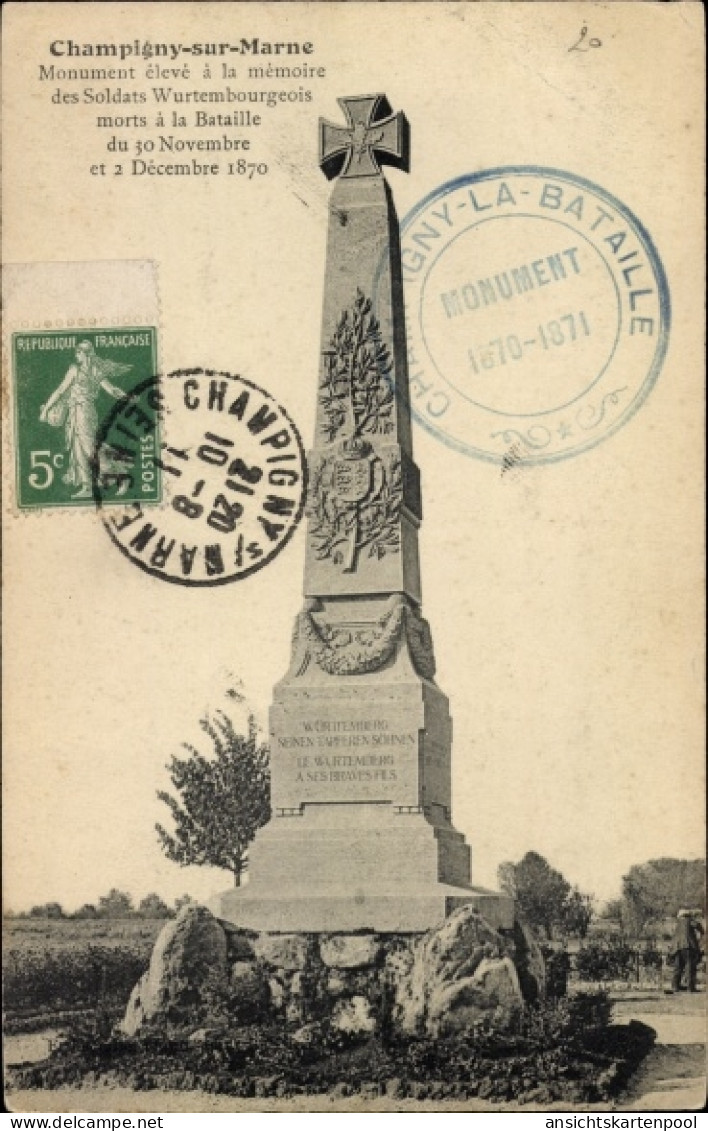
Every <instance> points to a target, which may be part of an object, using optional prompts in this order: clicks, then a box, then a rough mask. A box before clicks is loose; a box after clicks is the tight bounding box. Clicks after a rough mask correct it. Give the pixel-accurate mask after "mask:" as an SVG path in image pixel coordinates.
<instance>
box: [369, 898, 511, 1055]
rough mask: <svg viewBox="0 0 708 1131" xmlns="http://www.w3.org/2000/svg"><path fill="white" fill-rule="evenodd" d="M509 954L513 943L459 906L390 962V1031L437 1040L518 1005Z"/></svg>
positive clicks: (469, 909) (467, 908)
mask: <svg viewBox="0 0 708 1131" xmlns="http://www.w3.org/2000/svg"><path fill="white" fill-rule="evenodd" d="M510 953H513V945H512V944H510V943H508V942H507V941H506V939H505V938H504V937H503V936H502V935H501V934H500V933H499V932H498V931H495V930H494V928H493V927H492V926H490V924H489V923H488V922H487V921H486V919H484V918H483V917H482V915H480V913H479V912H478V911H477V910H476V909H475V908H474V907H472V906H469V905H467V906H465V907H460V908H458V910H457V911H454V912H453V914H452V915H450V917H449V918H448V919H446V920H445V922H444V923H442V924H441V926H440V927H438V928H436V929H434V930H432V931H428V932H427V933H426V934H425V935H423V936H422V938H420V939H419V940H418V941H417V942H416V943H415V944H414V946H413V948H412V953H411V955H410V956H406V955H404V954H399V955H397V956H396V962H395V963H394V964H390V966H389V970H390V974H389V976H390V980H391V987H392V991H393V1010H392V1022H393V1025H394V1027H395V1028H398V1029H402V1030H403V1032H406V1033H427V1034H429V1035H432V1036H437V1035H438V1034H439V1033H441V1032H443V1031H450V1030H456V1029H461V1028H467V1027H470V1026H471V1025H473V1024H475V1023H476V1022H478V1021H480V1020H481V1019H482V1017H484V1016H485V1015H487V1014H490V1013H493V1012H497V1011H498V1010H499V1007H500V1006H505V1007H508V1006H509V1005H511V1004H512V1002H513V1003H514V1004H516V1003H518V1004H521V1002H522V996H521V990H520V988H519V980H518V977H517V975H516V971H515V969H514V964H513V962H512V961H511V958H510ZM485 962H486V963H487V964H486V965H483V963H485ZM490 963H491V967H490ZM476 975H477V976H476ZM453 1014H456V1019H455V1020H453Z"/></svg>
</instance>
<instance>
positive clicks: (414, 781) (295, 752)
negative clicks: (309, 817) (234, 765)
mask: <svg viewBox="0 0 708 1131" xmlns="http://www.w3.org/2000/svg"><path fill="white" fill-rule="evenodd" d="M320 706H322V705H320ZM378 709H379V710H380V709H381V708H380V706H379V708H378ZM415 714H416V713H415V712H413V713H411V712H407V713H406V714H405V715H404V714H403V713H400V712H388V711H387V714H386V717H383V716H382V715H376V714H374V713H372V711H371V709H370V708H369V709H367V708H364V707H362V708H361V709H360V710H357V708H356V707H355V706H354V705H353V704H352V705H349V704H348V705H347V710H346V715H344V714H343V713H341V712H338V713H337V714H336V715H335V714H334V712H333V713H332V717H330V718H323V717H318V716H316V715H315V714H313V713H311V711H308V712H307V713H305V712H304V711H302V709H300V710H298V709H295V710H286V709H284V708H282V707H278V706H275V707H274V708H273V710H272V712H271V759H272V776H273V782H272V794H273V797H272V804H273V808H274V809H278V808H284V809H289V808H297V807H299V806H300V805H302V804H303V803H304V804H307V803H312V802H315V803H317V802H334V803H336V802H356V801H388V802H392V803H393V804H395V805H403V806H417V805H419V804H420V791H419V782H420V732H419V729H418V727H417V726H416V723H417V722H419V723H420V727H422V725H423V719H422V714H423V712H422V710H421V711H420V716H421V717H420V720H417V719H416V718H415Z"/></svg>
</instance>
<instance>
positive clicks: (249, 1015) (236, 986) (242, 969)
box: [231, 962, 270, 1022]
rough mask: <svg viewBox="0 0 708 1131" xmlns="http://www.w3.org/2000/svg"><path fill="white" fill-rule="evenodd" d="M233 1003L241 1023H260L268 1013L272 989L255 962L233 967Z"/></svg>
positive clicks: (236, 963)
mask: <svg viewBox="0 0 708 1131" xmlns="http://www.w3.org/2000/svg"><path fill="white" fill-rule="evenodd" d="M231 989H232V991H233V994H232V1002H233V1005H234V1009H235V1012H236V1015H237V1017H238V1020H239V1021H248V1022H254V1021H258V1020H259V1019H260V1018H261V1017H262V1016H263V1015H264V1014H265V1013H267V1011H268V1007H269V1005H270V989H269V987H268V982H267V980H266V978H265V977H264V975H263V973H262V971H261V970H260V969H259V968H258V966H256V964H255V963H254V962H234V964H233V966H232V967H231Z"/></svg>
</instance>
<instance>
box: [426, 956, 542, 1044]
mask: <svg viewBox="0 0 708 1131" xmlns="http://www.w3.org/2000/svg"><path fill="white" fill-rule="evenodd" d="M522 1001H523V998H522V995H521V990H520V988H519V977H518V974H517V973H516V968H515V966H514V963H513V962H512V961H511V959H510V958H483V959H482V961H481V962H480V964H479V966H478V967H477V969H476V970H475V972H474V974H473V975H472V977H471V978H462V979H461V980H460V981H457V982H453V983H452V985H449V986H444V985H443V986H439V987H438V989H437V991H436V993H434V994H433V995H432V997H431V999H430V1003H429V1006H428V1018H427V1029H428V1032H429V1033H430V1034H431V1035H432V1036H445V1035H447V1034H448V1033H460V1032H465V1031H467V1030H469V1029H473V1028H474V1026H475V1025H478V1024H479V1022H480V1021H482V1020H483V1019H484V1018H485V1017H487V1016H489V1014H490V1013H494V1014H496V1017H497V1019H498V1020H502V1019H503V1018H504V1017H505V1016H508V1014H509V1012H510V1011H511V1010H513V1009H514V1008H515V1007H518V1006H519V1005H521V1003H522Z"/></svg>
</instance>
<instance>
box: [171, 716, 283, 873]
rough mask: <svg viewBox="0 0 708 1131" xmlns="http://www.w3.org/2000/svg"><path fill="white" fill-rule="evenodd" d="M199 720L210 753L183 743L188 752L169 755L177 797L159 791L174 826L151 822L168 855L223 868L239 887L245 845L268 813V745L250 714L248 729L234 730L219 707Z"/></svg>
mask: <svg viewBox="0 0 708 1131" xmlns="http://www.w3.org/2000/svg"><path fill="white" fill-rule="evenodd" d="M199 725H200V726H201V728H202V730H203V731H204V733H205V734H206V735H208V737H209V739H210V740H211V743H212V746H213V754H212V756H211V757H209V758H207V757H205V756H204V755H203V754H200V753H199V751H198V750H196V749H195V747H193V746H190V745H189V744H188V743H183V746H184V748H185V750H187V751H188V756H187V757H185V758H179V757H177V756H176V755H174V754H173V755H172V759H171V761H170V762H169V764H168V766H167V769H168V771H169V774H170V778H171V780H172V784H173V786H174V788H175V790H176V791H177V793H178V794H179V795H180V799H179V800H176V799H175V798H174V797H172V796H171V795H170V794H169V793H166V792H164V791H163V790H160V791H159V792H158V795H157V796H158V797H159V798H160V800H161V801H164V803H165V805H167V806H168V808H169V810H170V813H171V814H172V817H173V820H174V825H175V831H174V834H171V833H168V832H167V831H166V830H165V829H164V828H163V827H162V825H159V824H158V825H156V826H155V828H156V830H157V835H158V837H159V838H160V843H161V845H162V847H163V849H164V850H165V852H166V854H167V856H168V857H169V858H170V860H175V861H176V862H177V863H178V864H182V865H187V864H209V865H211V866H212V867H215V868H225V869H227V870H228V871H230V872H232V873H233V876H234V883H235V885H236V887H238V886H239V885H240V883H241V878H242V876H243V873H244V871H245V870H246V868H247V867H248V846H249V845H250V843H251V841H252V840H253V838H254V836H255V835H256V832H257V830H258V829H259V828H260V827H261V825H264V824H265V823H266V822H267V821H268V820H269V819H270V764H269V750H268V746H267V745H266V744H265V743H263V742H260V741H259V738H258V728H257V726H256V721H255V719H254V718H253V715H249V717H248V734H247V735H242V734H238V732H237V731H236V729H235V727H234V725H233V723H232V721H231V719H229V718H228V717H227V716H226V715H225V714H224V713H223V711H218V712H216V714H215V715H214V717H213V719H212V718H210V717H209V716H208V715H205V716H204V718H202V719H201V720H200V724H199Z"/></svg>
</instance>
